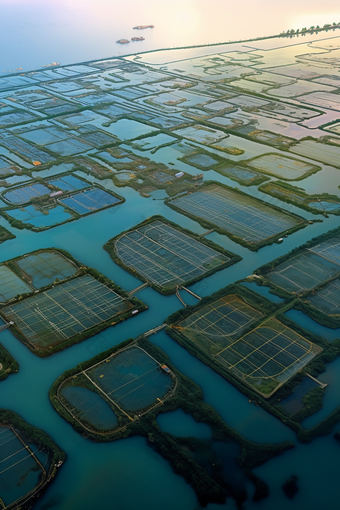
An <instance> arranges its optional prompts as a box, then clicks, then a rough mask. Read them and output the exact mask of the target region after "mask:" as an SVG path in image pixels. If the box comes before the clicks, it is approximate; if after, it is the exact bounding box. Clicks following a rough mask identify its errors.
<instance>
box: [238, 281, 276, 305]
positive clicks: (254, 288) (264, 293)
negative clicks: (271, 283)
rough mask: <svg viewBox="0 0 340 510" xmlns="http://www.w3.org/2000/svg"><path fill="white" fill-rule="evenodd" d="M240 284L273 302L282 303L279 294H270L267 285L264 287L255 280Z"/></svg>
mask: <svg viewBox="0 0 340 510" xmlns="http://www.w3.org/2000/svg"><path fill="white" fill-rule="evenodd" d="M241 285H243V286H244V287H247V289H250V290H252V291H254V292H256V293H257V294H260V296H264V297H266V298H267V299H269V300H270V301H272V302H273V303H283V301H284V299H282V298H280V297H279V296H275V294H272V293H271V292H270V288H269V287H264V286H262V285H257V284H256V283H255V282H241Z"/></svg>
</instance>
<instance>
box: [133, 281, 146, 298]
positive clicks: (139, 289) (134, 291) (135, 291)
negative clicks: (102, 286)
mask: <svg viewBox="0 0 340 510" xmlns="http://www.w3.org/2000/svg"><path fill="white" fill-rule="evenodd" d="M149 285H150V283H149V282H145V283H143V284H142V285H140V286H139V287H136V288H135V289H133V290H130V292H128V294H129V297H131V296H133V295H134V294H137V292H140V291H141V290H144V289H146V288H147V287H149Z"/></svg>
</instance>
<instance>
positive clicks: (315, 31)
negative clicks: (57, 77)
mask: <svg viewBox="0 0 340 510" xmlns="http://www.w3.org/2000/svg"><path fill="white" fill-rule="evenodd" d="M339 28H340V24H338V25H335V26H330V27H325V28H324V27H322V28H318V29H313V30H312V29H308V30H305V31H303V32H302V31H299V32H296V31H295V32H294V33H291V34H288V33H285V32H282V33H281V34H275V35H266V36H263V37H253V38H251V39H238V40H235V41H224V42H218V43H207V44H194V45H191V46H173V47H171V48H156V49H154V50H145V51H139V52H135V53H127V54H126V55H114V56H112V57H102V58H101V57H99V58H95V59H91V60H84V61H82V62H73V63H68V64H62V65H57V66H53V67H52V66H50V65H48V66H46V65H45V66H41V67H39V68H37V69H29V70H27V71H22V70H20V71H17V72H12V73H11V72H10V73H7V74H3V75H2V76H0V80H1V79H2V78H8V77H11V76H18V75H24V74H27V73H35V72H39V71H44V70H46V67H48V68H49V69H51V68H53V69H60V68H63V67H70V66H74V65H91V64H93V63H94V62H98V61H103V60H114V59H122V58H126V57H133V56H134V55H135V56H138V55H145V54H147V53H156V52H160V51H173V50H190V49H196V48H210V47H214V46H226V45H232V44H241V43H250V42H257V41H265V40H267V39H284V38H287V39H292V38H293V37H296V36H298V37H299V36H300V35H302V36H304V35H313V34H315V35H317V34H319V33H320V32H328V31H330V30H332V31H334V30H336V29H339Z"/></svg>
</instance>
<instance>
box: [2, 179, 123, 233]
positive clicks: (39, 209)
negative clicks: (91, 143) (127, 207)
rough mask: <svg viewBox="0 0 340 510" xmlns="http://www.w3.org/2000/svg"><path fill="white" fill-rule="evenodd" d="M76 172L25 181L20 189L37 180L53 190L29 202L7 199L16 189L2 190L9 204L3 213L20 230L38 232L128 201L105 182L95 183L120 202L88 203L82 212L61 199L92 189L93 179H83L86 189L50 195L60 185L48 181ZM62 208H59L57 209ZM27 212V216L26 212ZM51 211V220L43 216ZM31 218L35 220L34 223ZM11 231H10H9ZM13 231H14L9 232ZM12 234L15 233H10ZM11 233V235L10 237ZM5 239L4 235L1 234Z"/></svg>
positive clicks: (96, 186) (18, 189) (17, 188)
mask: <svg viewBox="0 0 340 510" xmlns="http://www.w3.org/2000/svg"><path fill="white" fill-rule="evenodd" d="M70 175H73V172H65V173H64V174H60V175H54V176H53V177H50V178H46V179H43V178H41V177H36V178H35V179H34V181H30V182H27V183H24V184H23V185H22V186H20V187H19V186H18V187H16V188H15V191H19V192H20V189H22V188H25V187H27V186H30V185H34V184H41V185H43V186H45V187H46V188H47V189H48V190H49V192H50V193H49V194H45V195H40V196H35V197H33V198H30V199H28V200H27V202H24V203H13V204H12V203H10V202H9V201H6V198H5V197H4V195H5V194H6V193H9V192H12V191H13V190H12V189H9V190H7V189H6V190H5V191H3V192H2V194H1V198H2V199H3V200H4V202H5V203H6V207H4V208H2V209H0V214H2V216H3V217H4V218H5V219H6V220H7V221H8V222H9V223H10V224H11V225H12V226H13V227H14V228H17V229H19V230H23V229H28V230H32V231H34V232H40V231H43V230H47V229H49V228H53V227H55V226H57V225H62V224H64V223H68V222H70V221H73V220H76V219H79V218H82V217H83V216H85V215H90V214H95V213H96V212H98V211H99V210H103V209H106V208H109V207H112V206H115V205H119V204H122V203H124V202H125V199H124V198H123V197H121V196H120V195H118V194H117V193H115V192H113V191H112V190H108V189H106V188H104V187H103V186H100V185H98V184H96V185H95V189H97V190H101V191H102V192H105V194H108V195H111V196H113V197H115V198H116V199H117V202H115V203H113V204H109V205H105V204H103V205H102V206H101V205H100V204H95V202H93V204H95V206H96V207H88V206H87V205H86V206H84V207H82V209H84V210H86V212H82V213H78V212H77V211H76V210H74V209H72V208H71V207H70V206H68V205H67V204H65V203H64V202H62V201H61V200H65V199H67V198H72V196H73V195H75V194H78V193H82V192H88V191H90V190H91V189H93V188H94V186H93V184H91V183H90V182H88V181H86V180H84V179H83V178H82V179H81V180H82V181H83V182H84V188H82V189H69V190H66V191H65V190H63V194H62V195H61V196H54V197H53V196H52V197H51V196H50V195H51V193H53V192H56V191H60V188H59V187H57V186H55V185H53V184H49V182H48V181H50V180H52V179H53V180H54V179H58V178H65V177H67V176H70ZM57 209H58V211H57ZM11 211H15V213H16V214H18V211H20V216H21V217H22V216H24V219H23V220H21V219H19V218H16V217H14V216H12V215H11ZM25 212H26V217H25V215H24V214H22V213H25ZM50 212H52V214H53V212H54V217H53V218H52V219H51V223H49V221H48V220H47V221H45V219H43V220H39V216H41V217H44V216H45V217H46V216H49V214H50ZM30 221H31V222H32V223H30ZM6 232H8V231H6ZM9 234H10V233H9ZM0 236H1V230H0ZM10 236H11V237H15V236H12V234H10ZM11 237H8V238H9V239H10V238H11ZM0 240H1V237H0Z"/></svg>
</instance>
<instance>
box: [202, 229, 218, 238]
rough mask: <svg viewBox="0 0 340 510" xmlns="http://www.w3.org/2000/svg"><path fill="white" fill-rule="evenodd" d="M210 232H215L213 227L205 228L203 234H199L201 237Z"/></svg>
mask: <svg viewBox="0 0 340 510" xmlns="http://www.w3.org/2000/svg"><path fill="white" fill-rule="evenodd" d="M212 232H215V229H214V228H212V229H211V230H207V231H206V232H203V234H200V236H201V237H204V236H207V235H208V234H211V233H212Z"/></svg>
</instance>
